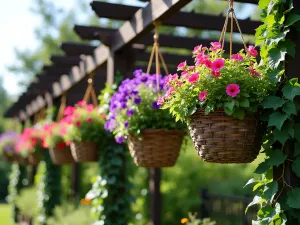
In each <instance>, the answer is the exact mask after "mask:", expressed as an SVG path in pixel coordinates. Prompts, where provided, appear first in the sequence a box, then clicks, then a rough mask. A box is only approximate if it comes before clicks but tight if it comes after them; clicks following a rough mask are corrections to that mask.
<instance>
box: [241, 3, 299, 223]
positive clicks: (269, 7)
mask: <svg viewBox="0 0 300 225" xmlns="http://www.w3.org/2000/svg"><path fill="white" fill-rule="evenodd" d="M259 7H260V8H261V9H262V21H263V24H262V25H261V26H260V27H259V28H258V29H257V31H256V45H261V59H262V62H261V63H262V64H264V65H266V66H268V70H267V73H268V75H269V77H270V79H271V81H273V82H274V83H277V89H276V92H275V93H274V95H271V96H268V97H267V98H266V99H265V100H264V101H263V103H262V107H263V109H264V112H263V115H262V117H261V120H262V121H264V123H265V125H266V127H267V128H266V131H265V136H264V143H263V146H262V147H263V149H264V151H263V152H264V153H265V154H266V159H265V161H264V162H262V163H261V164H260V165H259V166H258V167H257V169H256V171H255V173H256V174H261V177H260V178H259V179H256V178H253V179H251V180H249V181H248V183H247V184H246V185H248V184H255V185H254V187H253V191H255V192H256V193H257V194H256V195H255V197H254V199H253V201H252V202H251V203H250V204H249V206H248V207H250V206H252V205H256V204H258V205H260V210H259V211H258V214H257V220H256V221H253V223H252V224H254V225H255V224H263V225H264V224H270V225H271V224H272V225H277V224H278V225H279V224H287V225H294V224H300V188H299V187H293V184H292V183H291V181H290V180H289V179H287V177H288V176H290V174H288V172H289V171H287V170H286V168H289V167H290V168H291V169H292V171H293V172H294V173H295V175H296V176H298V177H299V178H300V172H299V171H300V123H299V122H297V120H296V116H297V110H299V104H297V103H296V101H295V97H297V96H300V84H299V83H298V79H297V78H294V79H290V80H288V79H287V78H286V76H285V70H284V66H285V62H284V61H285V58H286V56H287V55H290V56H292V57H294V56H295V43H293V42H292V41H291V40H290V39H289V38H288V37H289V36H288V34H289V32H290V30H291V29H295V28H296V27H297V26H298V27H299V21H300V15H298V14H296V13H295V10H294V8H293V1H292V0H260V1H259ZM295 76H296V75H295Z"/></svg>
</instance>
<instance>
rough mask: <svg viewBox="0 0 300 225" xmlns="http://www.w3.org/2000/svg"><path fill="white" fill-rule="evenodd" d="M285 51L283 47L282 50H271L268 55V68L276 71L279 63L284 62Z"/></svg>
mask: <svg viewBox="0 0 300 225" xmlns="http://www.w3.org/2000/svg"><path fill="white" fill-rule="evenodd" d="M286 53H287V51H286V48H285V47H282V48H272V49H271V50H270V51H269V54H268V62H269V66H270V68H271V69H272V70H273V69H276V68H277V67H278V66H279V64H280V63H281V62H283V61H284V59H285V55H286Z"/></svg>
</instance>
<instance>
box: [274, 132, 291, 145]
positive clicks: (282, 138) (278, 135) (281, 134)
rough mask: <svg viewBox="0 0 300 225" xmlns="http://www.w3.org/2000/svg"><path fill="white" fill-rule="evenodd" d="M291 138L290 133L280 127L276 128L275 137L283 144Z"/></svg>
mask: <svg viewBox="0 0 300 225" xmlns="http://www.w3.org/2000/svg"><path fill="white" fill-rule="evenodd" d="M282 130H283V129H282ZM289 138H290V135H289V133H287V132H285V131H280V130H278V129H275V130H274V139H275V140H277V141H279V142H280V143H281V144H284V143H285V142H286V141H287V140H288V139H289Z"/></svg>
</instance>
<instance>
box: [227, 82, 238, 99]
mask: <svg viewBox="0 0 300 225" xmlns="http://www.w3.org/2000/svg"><path fill="white" fill-rule="evenodd" d="M226 93H227V94H228V95H229V96H231V97H233V98H234V97H235V96H237V94H238V93H240V86H239V85H237V84H229V85H228V86H227V87H226Z"/></svg>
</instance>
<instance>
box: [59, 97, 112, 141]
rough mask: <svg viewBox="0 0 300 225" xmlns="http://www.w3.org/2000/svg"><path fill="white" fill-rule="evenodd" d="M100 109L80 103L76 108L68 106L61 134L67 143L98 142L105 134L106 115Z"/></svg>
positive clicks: (62, 122)
mask: <svg viewBox="0 0 300 225" xmlns="http://www.w3.org/2000/svg"><path fill="white" fill-rule="evenodd" d="M100 111H101V110H100V108H99V107H95V106H94V105H92V104H87V103H86V101H84V100H82V101H79V102H78V103H77V104H76V105H75V107H73V106H68V107H66V109H65V110H64V118H63V119H62V120H61V122H60V123H61V124H66V126H64V125H63V126H61V128H60V130H59V132H60V134H61V135H62V136H64V139H65V142H66V143H67V144H68V142H72V141H79V142H81V141H92V142H98V141H100V140H99V139H100V138H101V137H102V136H103V134H104V123H105V118H106V115H105V114H103V113H101V112H100Z"/></svg>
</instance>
